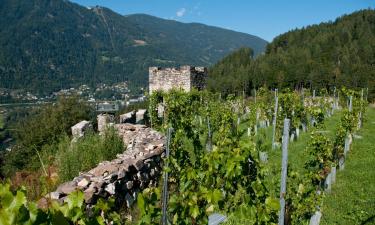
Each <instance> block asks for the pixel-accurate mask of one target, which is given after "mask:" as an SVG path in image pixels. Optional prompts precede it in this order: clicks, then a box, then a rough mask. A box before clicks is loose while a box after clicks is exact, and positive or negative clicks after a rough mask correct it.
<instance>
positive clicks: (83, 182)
mask: <svg viewBox="0 0 375 225" xmlns="http://www.w3.org/2000/svg"><path fill="white" fill-rule="evenodd" d="M89 183H90V182H89V181H88V180H87V179H86V178H83V179H82V180H81V181H80V182H78V184H77V186H78V187H80V188H86V187H87V186H88V185H89Z"/></svg>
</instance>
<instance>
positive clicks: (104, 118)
mask: <svg viewBox="0 0 375 225" xmlns="http://www.w3.org/2000/svg"><path fill="white" fill-rule="evenodd" d="M97 120H98V131H99V133H100V134H102V133H103V132H104V131H105V130H106V129H107V128H108V127H110V126H112V125H113V124H114V122H115V117H114V116H113V115H111V114H107V113H102V114H99V115H98V116H97Z"/></svg>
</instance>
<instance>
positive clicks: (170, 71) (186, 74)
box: [149, 66, 207, 93]
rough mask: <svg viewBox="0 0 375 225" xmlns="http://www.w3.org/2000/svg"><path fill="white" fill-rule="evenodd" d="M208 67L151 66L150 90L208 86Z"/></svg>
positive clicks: (188, 88)
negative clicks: (162, 67)
mask: <svg viewBox="0 0 375 225" xmlns="http://www.w3.org/2000/svg"><path fill="white" fill-rule="evenodd" d="M206 79H207V69H206V68H205V67H191V66H181V67H180V68H178V69H177V68H165V69H161V68H159V67H150V68H149V90H150V93H152V92H153V91H156V90H162V91H169V90H171V89H172V88H176V89H182V90H184V91H187V92H188V91H191V89H192V88H197V89H198V90H202V89H204V88H205V87H206Z"/></svg>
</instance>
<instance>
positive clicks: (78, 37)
mask: <svg viewBox="0 0 375 225" xmlns="http://www.w3.org/2000/svg"><path fill="white" fill-rule="evenodd" d="M0 17H1V18H2V19H1V20H0V46H1V47H0V88H11V89H27V90H30V91H33V92H35V91H38V92H44V93H48V92H50V91H53V90H58V89H61V88H66V87H70V86H76V85H79V84H82V83H88V84H97V83H100V82H105V83H113V82H119V81H126V80H127V81H130V83H131V85H133V86H145V85H146V84H147V83H146V82H147V71H148V67H149V66H155V65H156V66H175V65H181V64H193V65H202V66H208V65H211V64H213V63H215V62H216V61H218V60H219V59H220V58H222V57H224V56H225V55H226V54H228V53H229V52H231V51H233V50H235V49H238V48H240V47H242V46H247V47H251V48H252V49H254V52H255V53H256V54H259V53H261V52H263V51H264V49H265V46H266V44H267V42H266V41H264V40H262V39H260V38H258V37H255V36H252V35H248V34H244V33H239V32H234V31H230V30H225V29H221V28H217V27H211V26H206V25H203V24H197V23H191V24H185V23H180V22H177V21H172V20H164V19H160V18H157V17H152V16H148V15H141V14H137V15H129V16H122V15H119V14H117V13H115V12H113V11H111V10H109V9H106V8H102V7H94V8H91V9H88V8H86V7H82V6H80V5H78V4H75V3H71V2H69V1H65V0H30V1H23V0H0Z"/></svg>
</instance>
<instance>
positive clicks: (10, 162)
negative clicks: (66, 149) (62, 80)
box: [1, 97, 94, 177]
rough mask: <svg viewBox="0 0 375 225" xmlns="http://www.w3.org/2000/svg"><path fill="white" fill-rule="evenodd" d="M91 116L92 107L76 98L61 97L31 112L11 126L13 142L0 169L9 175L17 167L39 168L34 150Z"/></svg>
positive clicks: (65, 133) (51, 141)
mask: <svg viewBox="0 0 375 225" xmlns="http://www.w3.org/2000/svg"><path fill="white" fill-rule="evenodd" d="M93 116H94V115H93V110H92V108H91V107H90V106H89V105H87V104H86V103H84V102H81V101H80V100H79V99H78V98H77V97H61V98H60V99H59V100H58V101H57V103H55V104H52V105H46V106H43V107H42V108H41V109H39V110H38V111H37V112H31V114H30V115H29V116H27V117H25V118H24V119H22V120H21V121H18V124H17V125H16V127H15V129H14V130H16V132H15V135H14V136H15V138H16V144H15V146H13V147H12V151H11V152H8V153H7V154H6V156H5V157H4V159H5V162H4V165H2V166H1V170H2V171H3V173H4V174H5V175H6V176H7V177H10V176H11V175H13V174H14V173H15V172H17V171H19V170H23V169H33V170H35V169H39V168H40V162H39V159H38V157H37V155H36V153H37V151H41V150H42V149H43V148H45V147H46V146H49V145H54V143H56V142H57V141H59V140H60V138H61V137H62V136H64V135H67V134H70V129H71V126H73V125H74V124H76V123H78V122H79V121H81V120H91V119H93V118H94V117H93ZM50 149H53V148H50ZM53 154H54V152H50V155H53Z"/></svg>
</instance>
